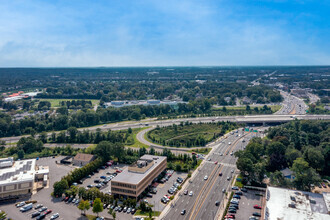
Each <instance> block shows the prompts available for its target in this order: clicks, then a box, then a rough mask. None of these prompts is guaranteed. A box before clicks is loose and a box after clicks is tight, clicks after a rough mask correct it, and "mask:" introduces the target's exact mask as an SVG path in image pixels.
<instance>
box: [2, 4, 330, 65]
mask: <svg viewBox="0 0 330 220" xmlns="http://www.w3.org/2000/svg"><path fill="white" fill-rule="evenodd" d="M323 64H330V1H329V0H324V1H322V0H310V1H309V0H306V1H305V0H288V1H285V0H277V1H270V0H269V1H267V0H259V1H254V0H242V1H240V0H215V1H208V0H196V1H195V0H190V1H186V0H159V1H157V0H150V1H148V0H132V1H126V0H105V1H101V0H90V1H85V0H77V1H74V0H69V1H68V0H63V1H57V0H40V1H34V0H29V1H27V0H22V1H18V0H1V3H0V67H22V66H23V67H24V66H26V67H33V66H41V67H47V66H49V67H61V66H62V67H65V66H167V65H172V66H187V65H194V66H195V65H323Z"/></svg>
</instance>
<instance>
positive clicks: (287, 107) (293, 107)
mask: <svg viewBox="0 0 330 220" xmlns="http://www.w3.org/2000/svg"><path fill="white" fill-rule="evenodd" d="M280 92H281V95H282V96H283V97H284V101H283V102H282V108H281V109H280V110H279V111H277V112H276V113H275V114H276V115H287V114H289V115H305V114H306V110H307V109H308V106H307V105H306V104H305V102H304V101H303V100H302V99H300V98H298V97H296V96H293V95H291V94H289V93H287V92H284V91H280Z"/></svg>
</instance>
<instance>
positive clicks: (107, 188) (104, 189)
mask: <svg viewBox="0 0 330 220" xmlns="http://www.w3.org/2000/svg"><path fill="white" fill-rule="evenodd" d="M126 166H127V165H124V164H119V165H112V166H111V167H107V168H105V169H104V170H103V169H100V170H99V172H98V173H95V174H94V175H92V177H91V178H86V179H83V184H78V187H81V186H83V187H85V188H86V187H87V186H88V185H94V186H95V185H97V183H94V180H96V179H97V180H103V179H101V178H100V177H101V176H109V175H108V174H107V173H108V172H109V173H115V172H116V170H117V168H119V169H124V168H125V167H126ZM99 190H100V191H101V192H104V193H110V192H111V181H110V182H108V184H106V185H105V186H103V187H101V188H100V189H99Z"/></svg>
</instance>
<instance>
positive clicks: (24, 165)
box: [0, 157, 49, 200]
mask: <svg viewBox="0 0 330 220" xmlns="http://www.w3.org/2000/svg"><path fill="white" fill-rule="evenodd" d="M36 173H38V178H42V179H43V180H44V177H45V176H46V178H47V177H48V174H49V169H48V168H47V169H44V168H43V169H42V170H40V169H36V160H35V159H30V160H19V161H14V160H13V158H12V157H10V158H2V159H0V200H3V199H10V198H15V197H18V196H21V195H27V194H30V193H32V191H33V186H34V182H35V180H36Z"/></svg>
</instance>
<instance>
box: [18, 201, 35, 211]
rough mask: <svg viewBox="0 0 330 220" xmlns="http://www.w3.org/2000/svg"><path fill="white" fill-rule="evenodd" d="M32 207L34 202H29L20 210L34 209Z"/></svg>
mask: <svg viewBox="0 0 330 220" xmlns="http://www.w3.org/2000/svg"><path fill="white" fill-rule="evenodd" d="M32 208H33V204H32V203H29V204H27V205H25V206H23V207H22V208H21V209H20V211H21V212H26V211H28V210H30V209H32Z"/></svg>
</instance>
